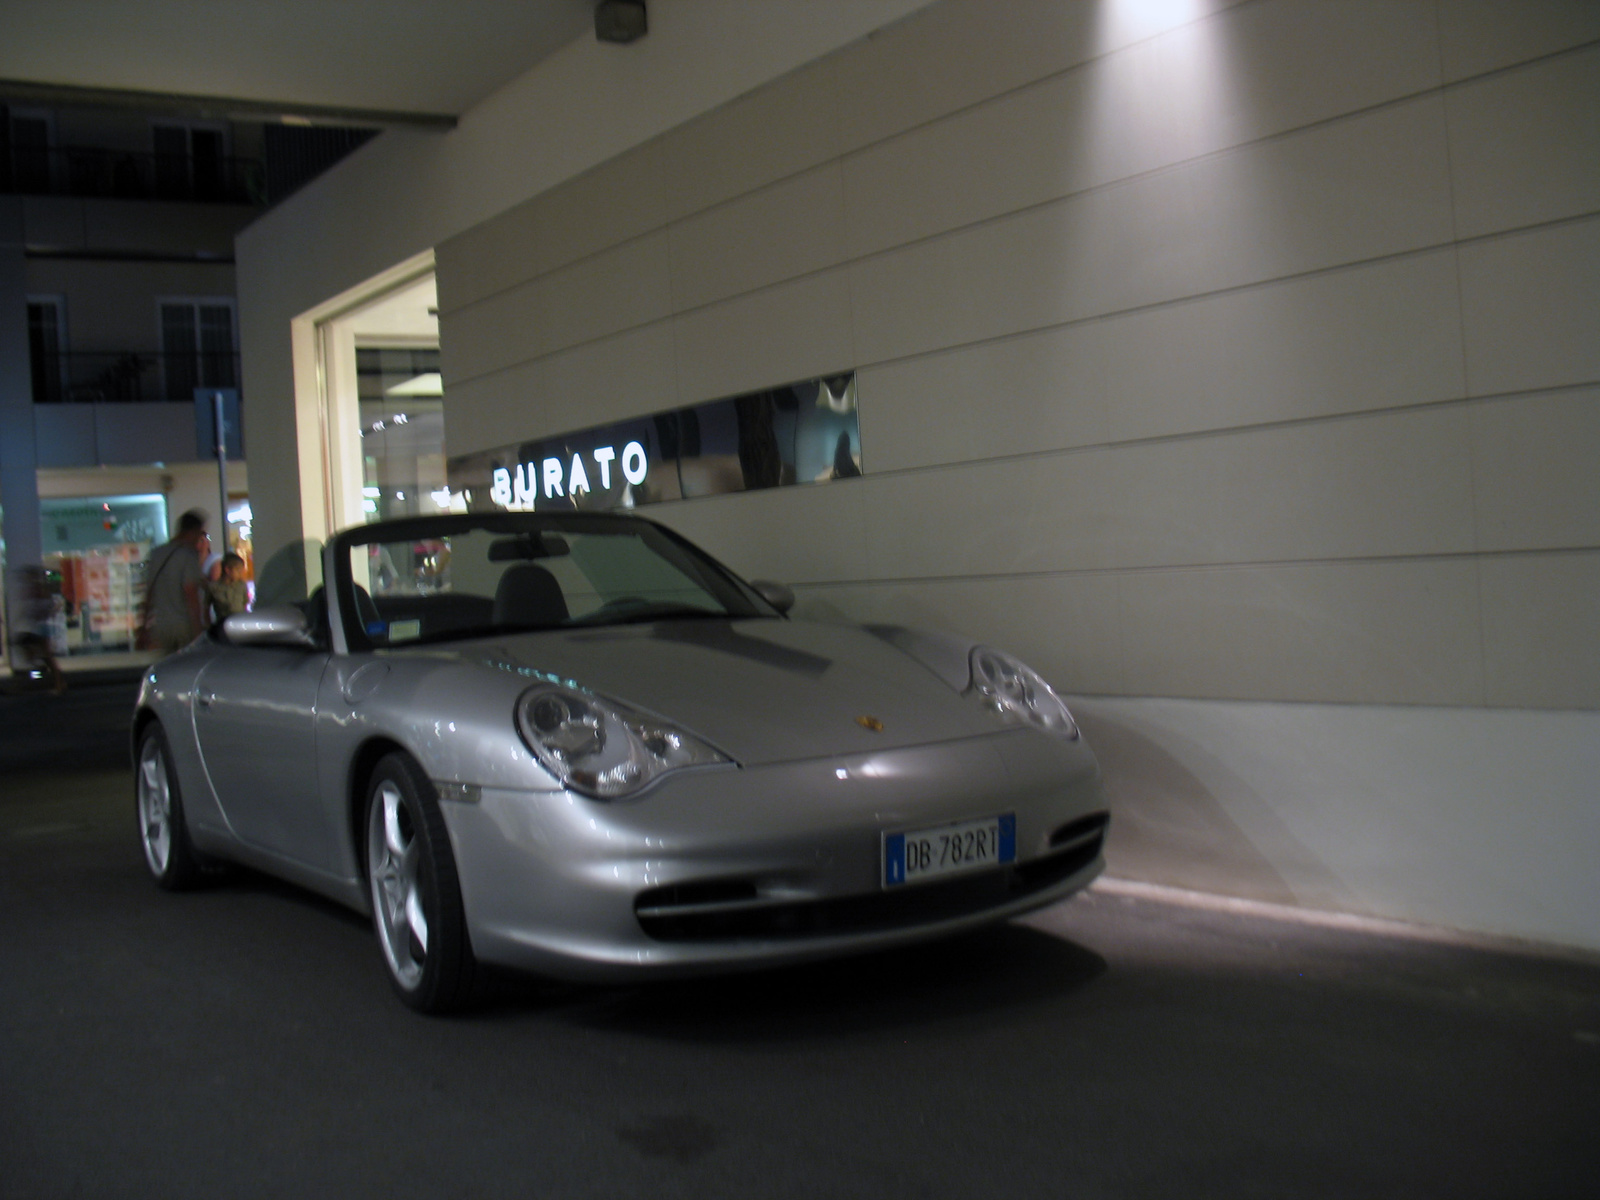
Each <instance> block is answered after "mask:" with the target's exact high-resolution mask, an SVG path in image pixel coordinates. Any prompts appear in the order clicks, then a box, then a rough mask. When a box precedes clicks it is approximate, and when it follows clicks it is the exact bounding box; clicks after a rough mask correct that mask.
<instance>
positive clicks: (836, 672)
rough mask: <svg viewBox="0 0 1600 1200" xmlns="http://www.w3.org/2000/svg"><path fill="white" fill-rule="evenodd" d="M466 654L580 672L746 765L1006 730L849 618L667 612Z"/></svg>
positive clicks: (579, 676) (574, 675) (478, 647)
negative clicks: (837, 621)
mask: <svg viewBox="0 0 1600 1200" xmlns="http://www.w3.org/2000/svg"><path fill="white" fill-rule="evenodd" d="M458 653H460V655H461V657H462V658H463V659H465V660H468V661H478V662H482V663H483V664H484V665H485V666H492V667H497V668H500V669H506V668H511V669H518V668H523V669H529V670H532V671H539V672H547V673H550V674H553V675H556V676H559V677H561V678H563V679H570V680H573V681H575V682H577V683H579V684H581V685H583V686H584V687H587V688H590V689H591V690H593V691H596V692H599V693H602V694H603V695H607V696H611V697H613V698H615V699H617V700H621V701H623V702H624V703H626V704H630V705H633V706H634V707H636V708H640V709H644V710H646V711H648V712H652V713H655V714H657V715H658V716H662V717H665V718H667V719H668V720H671V721H673V722H675V723H677V724H679V725H681V726H683V727H684V728H685V729H687V730H688V731H690V732H691V733H695V734H697V735H699V736H700V737H703V738H705V739H707V740H708V741H710V742H711V743H712V744H713V745H715V746H717V747H718V748H720V749H721V750H723V751H725V752H726V753H728V754H731V755H732V756H733V757H734V758H736V759H738V760H739V761H740V762H742V763H745V764H747V765H755V764H757V763H767V762H784V761H788V760H792V759H800V758H815V757H824V756H831V755H842V754H864V753H871V752H872V751H875V750H884V749H888V748H890V747H894V746H912V745H918V744H921V743H924V742H933V741H940V740H943V739H947V738H958V737H970V736H972V735H974V734H982V733H992V732H994V731H995V730H996V729H997V728H999V726H998V725H997V722H996V719H995V718H994V717H993V716H991V715H990V714H988V713H986V712H984V711H983V709H981V708H980V707H979V706H978V705H977V704H974V703H973V702H972V701H971V700H970V699H967V698H966V697H963V696H960V695H958V694H957V693H956V692H955V691H953V690H952V689H951V688H950V686H949V685H948V684H947V683H945V682H943V681H942V680H940V679H939V678H937V677H936V676H935V675H934V674H933V672H931V671H930V670H928V668H927V667H924V666H923V665H922V664H921V663H919V662H917V661H916V660H915V659H913V658H911V657H909V656H908V655H906V654H905V653H903V652H902V651H900V650H897V649H895V648H894V647H893V646H890V645H889V644H887V643H886V642H884V641H882V640H880V639H879V638H877V637H874V636H873V635H872V634H870V633H867V632H866V631H865V630H861V629H855V628H852V627H849V626H843V625H818V624H813V623H810V622H805V621H776V620H749V621H730V620H720V619H719V620H683V621H658V622H654V623H652V624H648V625H624V626H612V627H608V628H600V629H571V630H553V631H549V632H543V633H530V634H520V635H516V636H512V637H505V638H497V639H495V640H493V641H483V642H476V643H473V644H472V646H471V647H462V648H461V649H460V650H459V651H458ZM875 723H881V726H882V728H881V729H878V728H876V726H875Z"/></svg>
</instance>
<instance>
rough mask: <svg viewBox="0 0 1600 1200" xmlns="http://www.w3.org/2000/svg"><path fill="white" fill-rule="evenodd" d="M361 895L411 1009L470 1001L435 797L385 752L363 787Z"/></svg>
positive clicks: (469, 975) (441, 1009)
mask: <svg viewBox="0 0 1600 1200" xmlns="http://www.w3.org/2000/svg"><path fill="white" fill-rule="evenodd" d="M362 829H363V831H364V834H365V839H364V846H365V862H366V871H367V895H368V898H369V900H370V901H371V903H372V925H373V929H374V931H375V932H376V933H377V935H378V947H379V949H380V950H381V951H382V954H383V961H384V966H385V967H386V968H387V970H388V972H389V981H390V982H391V983H392V984H393V985H394V989H395V991H396V992H397V993H398V994H399V996H400V999H401V1000H403V1001H405V1003H406V1004H408V1005H409V1006H410V1007H412V1008H414V1009H416V1010H417V1011H418V1012H425V1013H446V1012H454V1011H457V1010H459V1009H461V1008H464V1007H466V1006H467V1005H468V1004H469V1003H470V1002H471V1000H472V997H473V993H474V986H475V983H476V978H477V973H478V972H477V962H476V960H475V959H474V958H473V954H472V943H471V941H470V939H469V938H468V936H467V922H466V914H465V910H464V909H463V907H462V903H461V884H460V879H459V877H458V876H457V874H456V861H455V856H454V855H453V854H452V853H451V850H450V835H449V833H448V831H447V830H446V829H445V825H444V817H443V815H442V814H441V813H440V811H439V798H438V795H437V794H436V793H435V792H434V788H433V784H432V782H430V781H429V779H428V777H427V775H425V774H424V773H423V771H422V768H421V767H419V766H418V765H417V763H416V762H415V760H413V759H412V758H411V757H410V756H409V755H406V754H400V753H394V754H388V755H385V756H384V757H383V758H382V759H381V760H380V761H379V762H378V765H377V766H376V767H375V768H374V769H373V772H372V776H371V778H370V779H369V780H368V782H367V805H366V813H365V817H364V820H363V821H362Z"/></svg>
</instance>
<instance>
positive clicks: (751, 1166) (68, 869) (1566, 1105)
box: [0, 676, 1600, 1200]
mask: <svg viewBox="0 0 1600 1200" xmlns="http://www.w3.org/2000/svg"><path fill="white" fill-rule="evenodd" d="M133 686H134V681H133V677H132V676H129V677H127V678H122V679H111V680H106V681H101V682H86V681H77V680H75V681H74V685H73V687H72V688H71V689H70V690H69V692H68V693H67V694H66V695H65V696H61V697H54V696H49V695H39V694H26V695H12V696H0V780H3V783H0V944H3V945H4V946H5V948H6V956H5V965H4V967H3V968H0V1197H8V1198H9V1197H19V1198H20V1197H27V1198H30V1200H31V1198H45V1197H57V1196H62V1197H65V1196H89V1197H146V1196H148V1197H162V1198H173V1200H178V1198H183V1197H191V1196H192V1197H202V1196H204V1197H208V1198H209V1197H218V1196H227V1197H254V1196H297V1197H299V1196H384V1197H412V1196H416V1197H429V1198H437V1197H457V1196H461V1197H475V1196H484V1197H501V1196H508V1197H510V1196H515V1197H522V1196H527V1197H617V1196H640V1197H679V1196H682V1197H705V1196H729V1197H733V1196H738V1197H768V1196H772V1197H787V1196H795V1197H833V1196H841V1197H842V1196H852V1197H853V1196H861V1197H873V1198H874V1200H882V1198H884V1197H902V1196H903V1197H988V1196H1006V1197H1090V1198H1095V1197H1132V1198H1145V1197H1168V1196H1171V1197H1196V1196H1217V1197H1228V1198H1230V1200H1235V1198H1249V1197H1274V1198H1276V1197H1301V1196H1304V1197H1341V1198H1344V1197H1358V1198H1363V1200H1364V1198H1368V1197H1441V1198H1449V1200H1465V1198H1472V1197H1529V1198H1530V1200H1533V1198H1537V1200H1555V1198H1560V1197H1574V1198H1577V1197H1583V1198H1585V1200H1587V1198H1589V1197H1593V1196H1594V1195H1596V1194H1597V1193H1600V1184H1597V1181H1600V1137H1597V1136H1596V1135H1595V1127H1596V1124H1597V1118H1600V965H1597V964H1596V963H1595V962H1594V961H1593V960H1586V959H1582V958H1576V957H1565V956H1560V955H1544V954H1539V953H1525V952H1517V951H1510V950H1501V949H1484V948H1475V947H1470V946H1461V945H1454V944H1447V943H1443V942H1437V941H1430V940H1427V939H1418V938H1410V937H1390V936H1380V935H1376V934H1372V933H1368V932H1361V931H1351V930H1345V929H1330V928H1323V927H1318V926H1315V925H1307V924H1303V923H1297V922H1292V921H1283V920H1278V919H1273V918H1270V917H1263V916H1251V915H1239V914H1234V913H1226V912H1217V911H1210V910H1206V909H1201V908H1195V907H1190V906H1186V905H1180V904H1173V903H1166V902H1162V901H1159V900H1152V899H1149V898H1141V897H1136V896H1129V895H1126V894H1116V893H1112V892H1108V891H1091V892H1089V893H1087V894H1085V895H1083V896H1080V897H1078V898H1076V899H1074V900H1072V901H1069V902H1067V903H1065V904H1063V905H1059V906H1056V907H1054V908H1051V909H1048V910H1045V911H1044V912H1043V913H1041V914H1038V915H1036V916H1035V917H1033V918H1030V919H1028V920H1026V921H1023V922H1015V923H1012V924H1009V925H1005V926H1001V927H999V928H996V929H993V930H990V931H987V932H985V933H982V934H978V935H974V936H968V937H964V938H960V939H957V940H954V941H949V942H943V943H938V944H935V945H931V946H926V947H921V948H917V949H913V950H908V951H902V952H897V953H892V954H885V955H879V956H876V957H872V958H863V959H855V960H847V961H843V962H837V963H832V964H827V965H823V966H817V967H808V968H804V969H791V970H783V971H774V972H766V973H761V974H754V975H745V976H735V977H731V978H719V979H709V980H698V981H692V982H681V983H673V984H654V985H647V986H635V987H613V988H575V987H563V986H557V985H553V984H547V983H543V982H540V981H538V980H534V979H527V978H518V977H504V978H501V979H499V980H497V981H496V984H495V986H494V988H493V989H491V992H490V994H489V995H488V996H487V997H486V998H485V1000H484V1002H483V1003H482V1005H480V1007H479V1008H478V1009H476V1010H475V1011H473V1012H471V1013H469V1014H468V1015H466V1016H463V1017H454V1018H446V1019H430V1018H425V1017H419V1016H417V1015H415V1014H413V1013H411V1012H410V1011H409V1010H407V1009H405V1008H403V1007H402V1006H401V1005H400V1004H399V1002H398V1001H397V1000H396V999H395V998H394V997H393V996H392V994H391V993H390V991H389V987H388V984H387V982H386V980H385V977H384V973H383V970H382V967H381V965H380V962H379V959H378V950H377V946H376V943H375V941H374V938H373V936H372V934H371V931H370V929H369V927H368V925H367V923H366V921H365V920H364V919H363V918H361V917H359V916H357V915H355V914H353V913H350V912H347V911H344V910H342V909H340V908H338V907H336V906H334V905H332V904H329V903H326V902H324V901H322V900H320V899H317V898H316V897H313V896H311V895H309V894H307V893H304V892H301V891H298V890H296V889H294V888H290V887H288V886H285V885H281V884H278V883H276V882H273V881H271V880H268V879H265V878H263V877H261V876H259V875H254V874H250V873H247V872H239V873H237V874H235V875H234V876H233V877H232V878H230V879H229V880H227V881H226V882H223V883H221V884H219V885H218V886H215V887H211V888H208V889H206V890H204V891H200V892H196V893H192V894H187V895H169V894H166V893H163V892H160V891H158V890H157V889H156V888H155V887H153V886H152V885H151V883H150V881H149V880H148V878H147V877H146V874H145V870H144V866H143V863H142V860H141V857H140V853H139V850H138V847H137V842H136V838H135V833H134V824H133V801H132V779H131V773H130V771H129V768H128V765H127V748H126V741H125V736H124V733H123V726H124V725H125V722H126V717H127V713H128V706H129V705H130V704H131V700H132V694H133ZM1113 836H1114V835H1113Z"/></svg>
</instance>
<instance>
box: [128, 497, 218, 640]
mask: <svg viewBox="0 0 1600 1200" xmlns="http://www.w3.org/2000/svg"><path fill="white" fill-rule="evenodd" d="M209 545H210V541H209V539H208V538H207V537H206V515H205V513H203V512H201V511H199V510H198V509H190V510H189V511H188V512H186V513H184V514H183V516H181V517H179V518H178V532H177V534H176V535H175V536H174V537H173V539H172V540H171V541H170V542H167V543H165V544H164V545H161V546H157V547H156V548H155V550H153V551H152V552H151V554H150V560H149V562H148V563H147V564H146V566H145V571H144V579H145V593H144V614H145V618H144V628H145V642H146V645H147V646H148V647H149V648H150V649H152V650H159V651H160V652H161V653H162V654H172V653H174V652H176V651H178V650H182V649H183V648H184V647H185V646H187V645H188V644H189V643H190V642H192V641H194V639H195V638H197V637H198V636H199V635H200V632H201V631H202V630H203V629H204V628H205V619H204V617H203V615H202V608H201V606H202V601H203V600H204V597H205V573H204V572H203V571H201V569H200V564H201V562H202V561H204V559H205V556H206V551H207V549H208V548H209Z"/></svg>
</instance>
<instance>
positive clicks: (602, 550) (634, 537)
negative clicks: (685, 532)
mask: <svg viewBox="0 0 1600 1200" xmlns="http://www.w3.org/2000/svg"><path fill="white" fill-rule="evenodd" d="M367 532H370V534H371V535H373V536H374V537H375V538H376V539H377V540H373V541H361V542H355V543H353V544H350V545H349V546H348V547H347V548H346V551H347V553H348V556H349V571H350V574H349V580H350V587H351V589H352V594H353V596H354V610H355V612H356V613H357V615H358V617H359V624H360V628H361V630H362V632H364V633H365V635H366V639H367V640H368V641H369V642H370V643H371V644H372V645H374V646H385V645H387V646H398V645H401V644H404V643H417V642H441V641H457V640H460V639H464V638H473V637H485V636H489V635H492V634H498V633H507V632H524V631H529V630H542V629H563V628H574V627H583V626H601V625H621V624H629V623H635V622H642V621H659V620H704V619H720V618H727V617H771V616H775V615H776V613H775V612H774V611H773V610H772V609H771V608H770V607H769V606H768V605H766V604H765V603H764V602H763V601H762V600H761V599H760V598H759V597H758V596H756V595H755V594H754V593H753V592H752V591H750V590H749V589H748V588H747V587H745V586H744V585H743V584H741V583H740V582H739V581H737V580H736V579H734V578H733V577H732V576H730V575H729V574H728V573H727V572H725V571H724V570H722V568H720V567H718V566H717V565H716V564H715V563H714V562H712V561H711V560H710V559H708V558H705V557H704V556H703V555H701V554H699V553H698V552H696V551H695V550H693V549H692V548H691V547H689V546H688V545H686V544H685V543H682V542H680V541H679V540H677V539H676V538H674V537H672V536H671V535H669V534H667V533H665V532H664V531H663V530H661V529H660V528H658V527H657V526H655V525H652V524H650V523H649V522H646V521H640V520H631V519H617V518H603V519H599V520H591V521H584V520H582V519H580V518H566V519H561V518H527V517H523V518H507V517H504V516H500V517H491V518H488V519H487V520H486V522H485V523H484V524H483V525H478V526H474V525H472V524H471V523H470V520H469V521H463V520H462V519H461V518H449V519H441V520H440V521H439V522H437V523H436V527H435V526H433V525H430V523H429V522H426V521H412V522H404V523H403V528H397V530H396V533H395V534H394V535H391V536H387V537H386V536H384V533H383V528H382V526H374V527H371V529H370V530H369V531H363V533H367ZM402 532H403V533H404V534H405V536H399V534H400V533H402ZM356 536H362V535H356ZM341 573H342V572H341Z"/></svg>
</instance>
